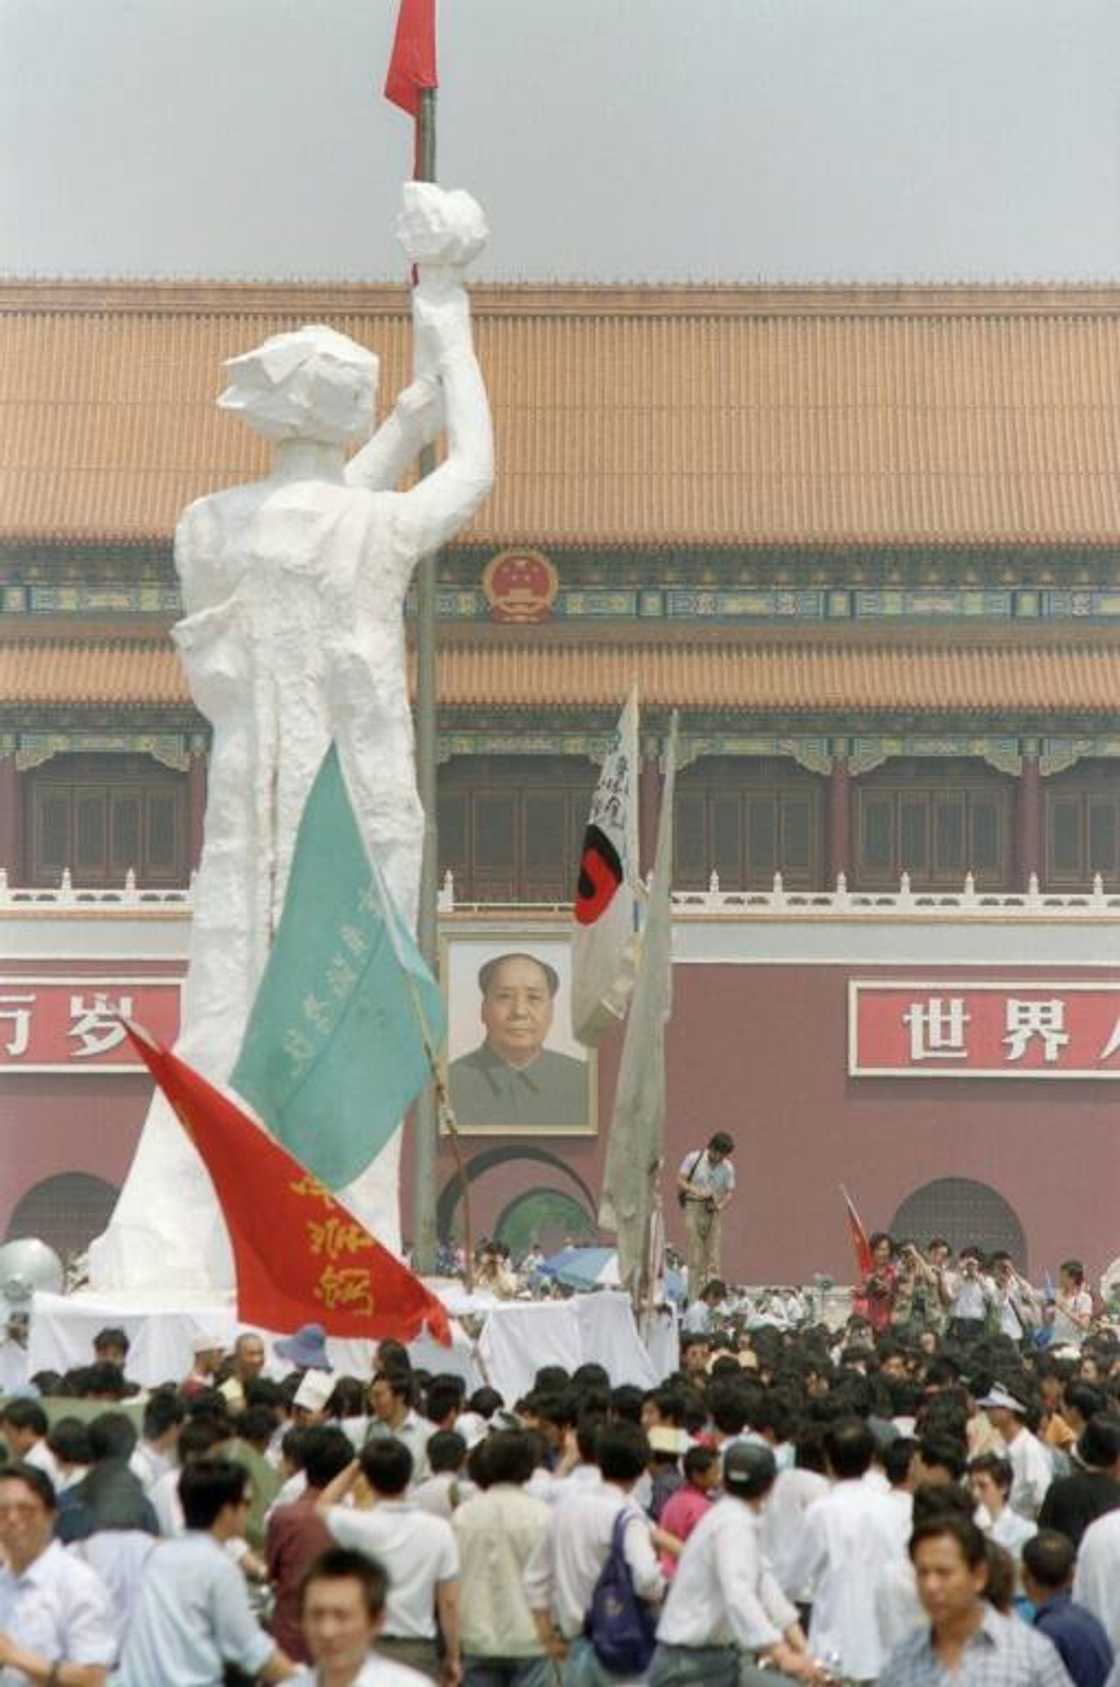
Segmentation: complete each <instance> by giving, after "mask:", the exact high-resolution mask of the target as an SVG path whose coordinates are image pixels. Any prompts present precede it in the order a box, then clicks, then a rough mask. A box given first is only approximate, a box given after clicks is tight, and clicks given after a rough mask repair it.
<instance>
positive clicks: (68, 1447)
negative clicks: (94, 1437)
mask: <svg viewBox="0 0 1120 1687" xmlns="http://www.w3.org/2000/svg"><path fill="white" fill-rule="evenodd" d="M47 1446H48V1447H49V1448H50V1450H51V1452H52V1453H53V1454H54V1456H55V1458H56V1459H61V1460H62V1462H63V1464H92V1463H93V1453H92V1452H91V1451H90V1445H89V1426H88V1424H85V1423H83V1422H82V1419H81V1418H58V1419H57V1420H56V1421H55V1422H54V1423H53V1424H52V1425H51V1428H50V1433H49V1434H48V1436H47Z"/></svg>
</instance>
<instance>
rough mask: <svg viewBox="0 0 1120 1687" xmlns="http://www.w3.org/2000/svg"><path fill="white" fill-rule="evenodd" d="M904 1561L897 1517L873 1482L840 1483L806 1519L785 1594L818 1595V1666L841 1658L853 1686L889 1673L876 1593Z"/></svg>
mask: <svg viewBox="0 0 1120 1687" xmlns="http://www.w3.org/2000/svg"><path fill="white" fill-rule="evenodd" d="M900 1556H901V1553H900V1548H899V1545H898V1523H897V1514H896V1511H895V1509H894V1508H893V1507H892V1505H891V1503H890V1501H889V1500H888V1499H887V1498H886V1496H885V1495H884V1494H878V1493H876V1492H875V1490H874V1488H869V1487H868V1485H867V1483H866V1482H860V1481H844V1482H837V1483H836V1485H835V1487H834V1488H833V1489H832V1490H831V1492H830V1493H827V1494H825V1495H824V1496H823V1498H821V1499H819V1500H815V1501H814V1502H813V1504H812V1505H811V1506H810V1507H809V1509H808V1511H806V1513H805V1518H804V1522H803V1525H802V1531H801V1539H800V1541H799V1542H798V1543H797V1546H796V1547H795V1548H794V1551H793V1553H792V1555H791V1557H790V1559H789V1562H788V1565H787V1569H786V1575H787V1582H786V1590H787V1592H788V1591H789V1589H790V1588H791V1587H795V1588H798V1589H800V1588H809V1589H810V1590H811V1593H812V1605H813V1615H812V1619H811V1621H810V1625H809V1645H810V1647H811V1649H812V1651H813V1654H814V1656H815V1657H818V1658H827V1657H829V1656H830V1655H831V1654H838V1655H839V1659H840V1672H841V1674H842V1675H843V1676H845V1677H846V1678H848V1679H851V1680H854V1681H871V1680H873V1679H874V1678H875V1677H876V1676H877V1675H878V1674H879V1671H880V1669H881V1667H882V1665H883V1662H884V1656H883V1648H882V1643H881V1641H880V1638H879V1623H878V1618H877V1616H876V1611H875V1588H876V1585H877V1583H878V1581H879V1578H880V1576H881V1575H882V1573H883V1571H884V1570H885V1569H886V1567H887V1566H888V1565H889V1564H896V1563H897V1562H898V1560H899V1557H900Z"/></svg>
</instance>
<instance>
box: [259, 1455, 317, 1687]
mask: <svg viewBox="0 0 1120 1687" xmlns="http://www.w3.org/2000/svg"><path fill="white" fill-rule="evenodd" d="M318 1498H319V1490H318V1489H317V1488H306V1489H304V1491H303V1493H302V1494H301V1495H300V1497H299V1499H298V1500H293V1501H292V1503H291V1505H280V1506H277V1508H276V1510H275V1511H274V1512H273V1513H272V1516H271V1517H270V1518H269V1520H268V1532H267V1534H266V1536H265V1557H266V1559H267V1562H268V1574H269V1579H270V1581H271V1582H272V1585H273V1588H274V1590H275V1593H276V1604H275V1606H274V1608H273V1613H272V1634H273V1638H274V1639H275V1641H276V1644H277V1645H278V1646H279V1647H281V1648H282V1649H283V1650H284V1651H285V1652H286V1653H287V1654H288V1656H289V1658H294V1659H295V1660H296V1662H297V1663H304V1664H306V1663H310V1661H311V1658H310V1654H309V1653H308V1650H307V1647H306V1646H305V1645H304V1643H303V1633H302V1631H301V1629H300V1626H299V1588H300V1583H301V1582H302V1580H303V1575H304V1571H305V1570H306V1569H307V1568H308V1566H309V1565H310V1564H311V1563H312V1562H313V1561H314V1560H315V1559H316V1558H318V1556H319V1554H320V1553H321V1552H326V1550H327V1548H328V1547H330V1546H333V1545H334V1542H333V1541H332V1540H331V1537H330V1534H329V1533H328V1531H327V1525H326V1524H325V1523H324V1522H323V1519H322V1518H321V1517H320V1515H319V1513H318V1512H317V1511H316V1510H315V1502H316V1500H317V1499H318Z"/></svg>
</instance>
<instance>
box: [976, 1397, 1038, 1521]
mask: <svg viewBox="0 0 1120 1687" xmlns="http://www.w3.org/2000/svg"><path fill="white" fill-rule="evenodd" d="M976 1403H977V1405H978V1406H980V1407H982V1408H983V1410H984V1411H985V1412H986V1413H987V1414H988V1422H989V1423H990V1424H991V1426H992V1428H993V1429H994V1430H995V1432H996V1434H997V1435H1000V1436H1002V1437H1003V1444H1004V1446H1005V1447H1006V1448H1007V1459H1008V1463H1009V1464H1010V1465H1011V1492H1010V1496H1009V1499H1008V1504H1009V1505H1010V1506H1011V1509H1012V1511H1015V1512H1017V1513H1018V1514H1019V1516H1020V1517H1026V1518H1028V1519H1029V1520H1030V1521H1031V1522H1033V1521H1034V1519H1035V1518H1036V1517H1037V1516H1038V1513H1039V1509H1040V1507H1041V1505H1042V1502H1043V1500H1044V1499H1045V1498H1046V1490H1047V1488H1049V1486H1050V1484H1051V1482H1052V1481H1053V1480H1054V1464H1053V1460H1052V1459H1051V1457H1050V1454H1049V1452H1048V1451H1047V1449H1046V1448H1045V1447H1044V1446H1043V1445H1042V1442H1041V1441H1040V1440H1039V1439H1038V1437H1037V1435H1032V1434H1031V1432H1030V1430H1029V1429H1028V1428H1027V1423H1026V1419H1027V1415H1028V1414H1027V1408H1026V1406H1024V1404H1023V1402H1022V1401H1021V1400H1018V1399H1016V1397H1015V1395H1014V1394H1012V1393H1010V1392H1009V1391H1008V1390H1007V1389H1006V1388H1004V1387H1003V1386H1002V1384H1000V1383H998V1382H997V1383H995V1384H994V1385H993V1387H992V1389H991V1392H990V1393H988V1394H986V1395H985V1396H984V1398H983V1400H978V1401H977V1402H976Z"/></svg>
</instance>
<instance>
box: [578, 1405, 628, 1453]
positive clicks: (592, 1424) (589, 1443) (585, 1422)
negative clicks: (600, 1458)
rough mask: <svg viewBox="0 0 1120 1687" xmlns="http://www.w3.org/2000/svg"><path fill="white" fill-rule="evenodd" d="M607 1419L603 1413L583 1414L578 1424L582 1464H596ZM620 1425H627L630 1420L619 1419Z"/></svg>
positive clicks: (579, 1451)
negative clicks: (600, 1439)
mask: <svg viewBox="0 0 1120 1687" xmlns="http://www.w3.org/2000/svg"><path fill="white" fill-rule="evenodd" d="M606 1421H607V1420H606V1417H605V1416H604V1414H603V1413H602V1412H581V1414H580V1416H579V1420H578V1422H577V1423H576V1451H577V1452H578V1453H579V1457H580V1463H581V1464H594V1463H595V1460H596V1455H597V1453H598V1450H599V1437H600V1435H601V1434H602V1433H603V1427H604V1425H605V1424H606ZM615 1421H616V1422H618V1423H627V1422H629V1419H627V1418H618V1419H616V1420H615Z"/></svg>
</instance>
